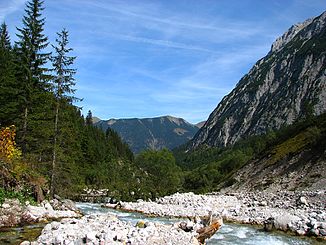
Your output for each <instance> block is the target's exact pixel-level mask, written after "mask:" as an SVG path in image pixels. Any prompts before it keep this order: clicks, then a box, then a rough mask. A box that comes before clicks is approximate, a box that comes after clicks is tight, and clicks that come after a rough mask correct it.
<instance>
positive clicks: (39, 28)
mask: <svg viewBox="0 0 326 245" xmlns="http://www.w3.org/2000/svg"><path fill="white" fill-rule="evenodd" d="M42 5H43V1H41V0H30V1H29V2H27V4H26V8H25V16H24V17H23V20H22V21H23V27H22V28H17V30H18V32H19V33H18V34H17V37H18V39H19V40H18V42H17V43H16V44H17V52H18V57H19V65H20V67H19V71H20V72H19V74H18V77H19V80H20V82H21V84H20V87H21V88H22V91H24V92H23V94H22V108H23V111H22V114H23V116H22V126H21V131H22V135H21V138H22V148H23V151H24V152H26V145H27V134H28V131H29V129H28V124H29V122H30V120H32V119H30V118H32V117H31V116H30V115H29V114H30V111H31V109H32V108H33V109H34V111H37V110H36V107H39V108H42V107H43V108H44V105H45V104H46V103H44V101H43V100H45V98H46V97H47V96H44V95H45V94H46V93H45V91H46V90H47V89H48V76H47V74H46V72H47V68H45V67H44V65H45V64H46V63H47V62H48V60H49V56H50V53H46V52H44V49H45V48H46V47H47V46H48V38H47V37H46V36H45V34H44V33H43V32H44V29H43V26H44V24H45V18H42V16H41V11H43V10H44V8H43V7H42ZM39 108H37V109H39ZM34 118H35V117H34Z"/></svg>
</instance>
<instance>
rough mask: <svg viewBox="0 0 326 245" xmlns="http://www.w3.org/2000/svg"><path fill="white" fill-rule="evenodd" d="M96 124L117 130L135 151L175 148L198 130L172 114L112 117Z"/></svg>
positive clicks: (104, 128)
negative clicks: (129, 117)
mask: <svg viewBox="0 0 326 245" xmlns="http://www.w3.org/2000/svg"><path fill="white" fill-rule="evenodd" d="M95 125H96V126H98V127H100V128H102V129H103V130H105V131H106V130H107V128H108V127H110V128H112V129H113V130H115V131H116V132H117V133H118V134H119V135H120V136H121V138H122V139H123V140H124V141H125V142H126V143H127V144H128V145H129V146H130V148H131V150H132V151H133V152H135V153H138V152H140V151H142V150H145V149H153V150H159V149H163V148H168V149H173V148H175V147H177V146H179V145H182V144H184V143H186V142H187V141H189V140H190V139H191V138H192V137H193V136H194V135H195V134H196V133H197V131H198V127H197V126H196V125H192V124H190V123H188V122H187V121H185V120H184V119H182V118H176V117H171V116H164V117H156V118H143V119H139V118H132V119H110V120H107V121H104V120H102V121H99V122H97V123H95Z"/></svg>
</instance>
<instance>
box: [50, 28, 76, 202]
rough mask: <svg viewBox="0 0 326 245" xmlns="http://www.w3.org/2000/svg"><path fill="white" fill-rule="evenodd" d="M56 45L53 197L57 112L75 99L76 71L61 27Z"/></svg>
mask: <svg viewBox="0 0 326 245" xmlns="http://www.w3.org/2000/svg"><path fill="white" fill-rule="evenodd" d="M57 35H58V37H57V39H56V43H57V46H53V45H52V47H53V48H54V50H55V54H54V56H53V57H52V58H51V60H52V66H53V71H54V75H53V79H52V81H53V86H52V87H53V92H54V95H55V121H54V143H53V156H52V174H51V189H50V195H51V196H52V197H53V195H54V192H55V189H54V188H55V178H56V165H57V148H58V145H57V141H58V136H59V114H60V108H61V106H62V105H63V104H65V103H71V102H72V101H73V100H76V98H75V97H73V96H72V95H73V94H74V92H75V89H73V86H75V79H74V77H73V75H74V74H75V73H76V70H75V69H72V68H71V65H73V63H74V60H75V59H76V57H72V56H69V53H70V52H71V51H72V48H68V47H67V45H68V43H69V41H68V31H67V30H65V29H63V30H62V31H61V32H60V33H57Z"/></svg>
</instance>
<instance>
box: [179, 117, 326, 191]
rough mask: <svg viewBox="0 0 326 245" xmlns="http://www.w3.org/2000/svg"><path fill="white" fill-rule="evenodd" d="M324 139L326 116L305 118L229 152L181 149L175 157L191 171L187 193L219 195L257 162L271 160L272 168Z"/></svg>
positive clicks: (241, 143)
mask: <svg viewBox="0 0 326 245" xmlns="http://www.w3.org/2000/svg"><path fill="white" fill-rule="evenodd" d="M324 138H326V114H322V115H320V116H318V117H316V116H311V117H309V118H304V119H303V120H302V121H298V122H296V123H294V124H293V125H290V126H287V127H284V128H282V129H280V130H278V131H275V132H268V133H267V134H265V135H260V136H251V137H248V138H247V139H243V140H240V141H238V142H237V143H236V144H234V145H233V146H230V147H227V148H221V149H217V148H207V147H202V148H199V149H197V150H194V151H192V152H185V151H184V149H185V148H183V147H181V148H179V149H178V150H176V151H175V152H174V154H175V155H176V158H177V164H178V165H180V166H182V167H183V168H184V169H186V170H187V171H184V172H183V174H184V183H183V188H184V190H185V191H194V192H197V193H204V192H208V191H215V190H216V188H217V186H220V184H221V183H224V187H226V186H229V185H231V184H233V183H235V182H236V181H235V179H233V178H232V174H233V173H234V172H235V171H237V170H238V169H239V168H241V167H242V166H244V165H245V164H247V163H248V162H249V161H251V160H253V159H259V158H261V157H264V156H270V157H269V161H270V164H274V163H276V162H277V161H279V160H281V159H284V158H286V157H287V156H289V155H291V154H297V153H298V152H300V151H302V150H303V149H308V148H309V147H316V145H323V144H325V143H323V142H322V141H323V139H324ZM324 141H325V140H324ZM197 163H199V165H196V164H197ZM194 166H197V167H195V168H194Z"/></svg>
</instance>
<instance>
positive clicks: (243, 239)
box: [77, 203, 322, 245]
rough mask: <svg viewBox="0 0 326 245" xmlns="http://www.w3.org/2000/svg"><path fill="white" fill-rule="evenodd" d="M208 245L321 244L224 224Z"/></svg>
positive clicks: (127, 216)
mask: <svg viewBox="0 0 326 245" xmlns="http://www.w3.org/2000/svg"><path fill="white" fill-rule="evenodd" d="M77 206H78V207H79V208H80V209H81V210H83V212H84V213H86V214H92V213H108V212H109V213H111V214H114V215H117V216H118V218H119V219H121V220H124V221H127V222H131V223H132V224H134V225H135V224H136V223H137V221H139V220H144V221H151V222H159V223H165V224H172V223H174V222H178V221H180V219H169V218H160V217H159V218H156V217H155V218H153V217H146V216H144V215H142V214H138V213H128V212H121V211H117V210H113V209H106V208H102V207H101V206H100V205H99V204H89V203H78V204H77ZM206 243H207V244H208V245H215V244H219V245H220V244H221V245H237V244H252V245H287V244H289V245H306V244H319V245H321V244H322V243H321V242H317V241H314V240H312V239H307V238H299V237H293V236H287V235H285V234H283V233H267V232H264V231H262V230H259V229H257V228H254V227H251V226H245V225H236V224H224V225H223V226H222V228H221V229H220V230H219V231H218V232H217V233H216V234H215V235H214V236H213V237H212V238H211V239H209V240H208V241H207V242H206Z"/></svg>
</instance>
